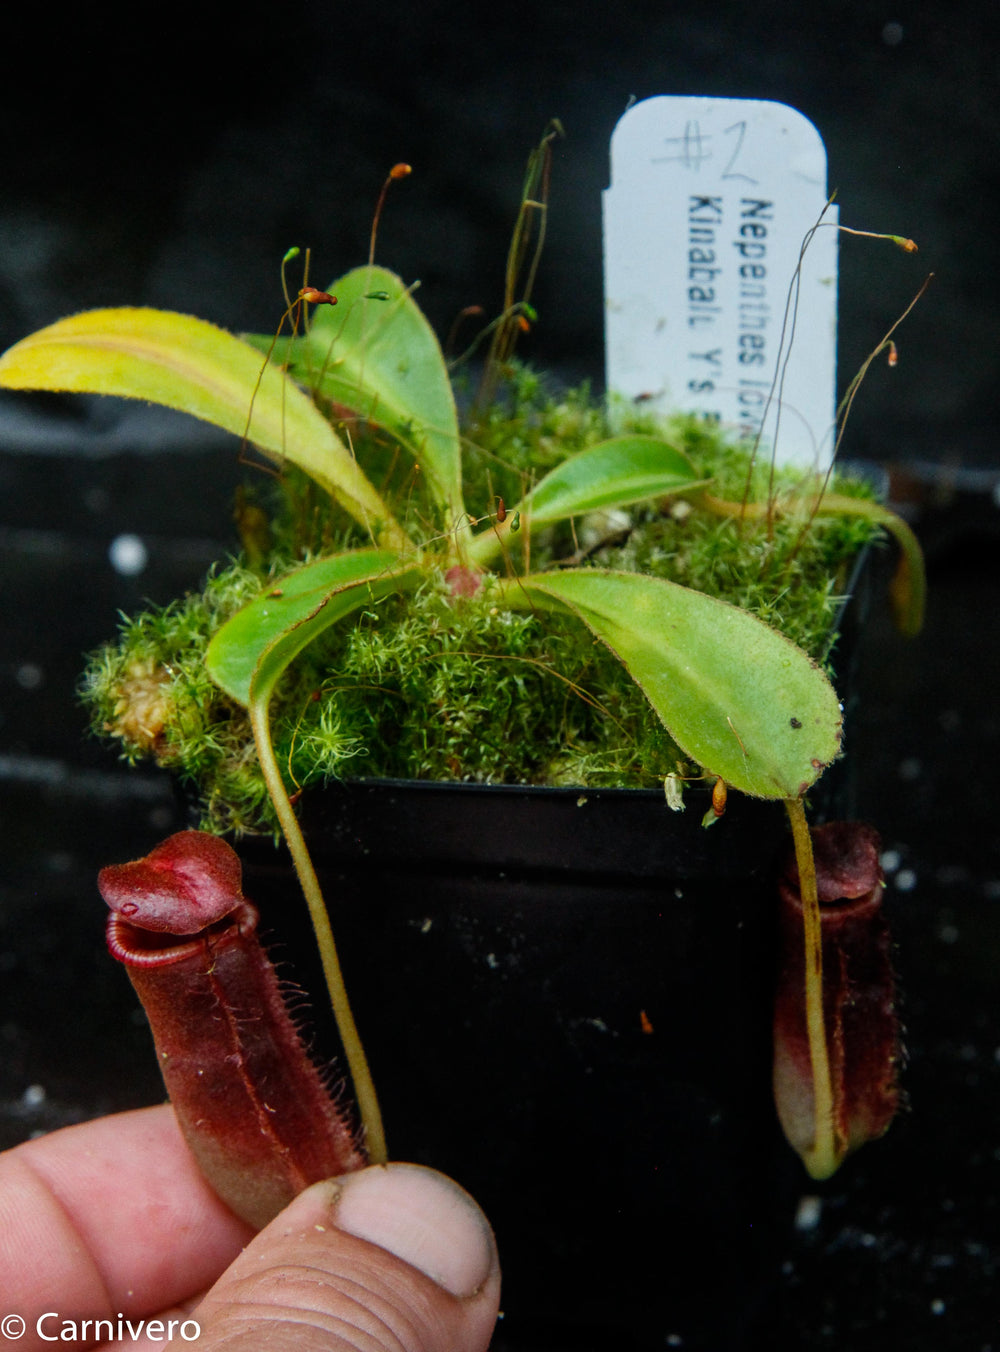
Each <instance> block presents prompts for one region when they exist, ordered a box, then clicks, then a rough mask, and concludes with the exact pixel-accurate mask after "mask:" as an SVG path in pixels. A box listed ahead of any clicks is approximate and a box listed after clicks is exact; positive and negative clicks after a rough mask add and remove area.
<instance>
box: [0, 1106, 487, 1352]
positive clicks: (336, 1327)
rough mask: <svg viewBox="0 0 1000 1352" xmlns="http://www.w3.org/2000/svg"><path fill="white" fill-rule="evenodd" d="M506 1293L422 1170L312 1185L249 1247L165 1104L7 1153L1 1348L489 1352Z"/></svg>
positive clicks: (457, 1198)
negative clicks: (5, 1343) (502, 1295)
mask: <svg viewBox="0 0 1000 1352" xmlns="http://www.w3.org/2000/svg"><path fill="white" fill-rule="evenodd" d="M499 1298H500V1269H499V1264H498V1261H497V1254H496V1247H495V1245H494V1242H493V1236H492V1233H491V1231H490V1229H489V1226H488V1224H487V1222H486V1220H485V1218H484V1216H483V1215H482V1212H480V1211H479V1209H478V1207H476V1205H475V1203H474V1202H472V1200H471V1198H469V1197H468V1195H467V1194H466V1193H464V1192H463V1191H462V1190H461V1189H460V1188H459V1187H458V1186H457V1185H456V1184H454V1183H452V1182H451V1181H450V1180H449V1179H446V1178H444V1177H443V1176H442V1175H440V1174H436V1173H434V1172H433V1171H432V1170H429V1169H423V1168H420V1167H418V1166H415V1165H406V1164H390V1165H388V1166H387V1167H384V1168H382V1167H379V1168H370V1169H365V1170H361V1171H359V1172H358V1173H354V1174H348V1175H346V1176H344V1177H343V1178H341V1179H338V1180H336V1181H335V1182H326V1183H318V1184H316V1185H314V1186H313V1187H311V1188H309V1189H308V1190H307V1191H306V1192H304V1193H302V1194H301V1195H300V1196H299V1197H297V1198H296V1199H295V1201H294V1202H292V1203H291V1205H290V1206H288V1207H287V1208H286V1209H285V1210H284V1211H283V1212H282V1213H281V1214H280V1215H279V1216H277V1217H276V1218H275V1220H274V1221H272V1222H271V1224H270V1225H269V1226H267V1228H266V1229H265V1230H262V1231H261V1232H260V1234H259V1235H256V1236H255V1235H254V1233H253V1231H252V1230H251V1229H250V1228H249V1227H248V1226H247V1225H245V1224H244V1223H243V1222H242V1221H240V1220H238V1219H237V1218H236V1217H235V1216H234V1215H233V1214H232V1213H231V1212H230V1211H229V1210H228V1209H227V1208H226V1207H225V1206H224V1205H223V1204H222V1202H220V1201H219V1199H218V1198H217V1197H216V1196H215V1194H214V1193H213V1192H212V1190H211V1189H210V1188H209V1186H208V1184H207V1183H206V1182H205V1181H204V1179H203V1178H202V1176H201V1174H200V1173H199V1171H198V1168H197V1166H196V1165H195V1163H194V1160H193V1159H192V1157H191V1155H190V1154H189V1152H188V1150H187V1147H186V1146H185V1144H184V1141H183V1139H182V1137H181V1134H180V1131H179V1130H178V1127H177V1124H176V1120H175V1118H174V1115H173V1111H172V1110H171V1109H170V1107H169V1106H167V1105H164V1106H163V1107H159V1108H146V1109H142V1110H140V1111H138V1112H131V1113H121V1114H119V1115H117V1116H114V1117H106V1118H102V1119H100V1120H98V1121H95V1122H87V1123H83V1124H82V1125H80V1126H77V1127H68V1128H66V1129H64V1130H63V1131H58V1132H53V1133H52V1134H51V1135H49V1136H43V1137H39V1138H38V1139H37V1140H34V1141H28V1142H26V1143H25V1144H24V1145H21V1146H18V1147H17V1148H16V1149H14V1150H10V1151H7V1152H6V1153H5V1154H3V1155H0V1336H3V1337H6V1338H7V1339H9V1340H10V1341H11V1345H12V1346H16V1347H17V1349H18V1352H29V1350H30V1352H39V1350H40V1349H42V1348H45V1347H48V1346H50V1345H51V1344H52V1343H53V1342H57V1343H58V1344H59V1345H60V1346H62V1347H66V1346H67V1345H69V1346H72V1347H76V1348H81V1349H82V1348H90V1347H94V1346H97V1345H101V1346H104V1345H107V1346H108V1347H109V1348H110V1347H113V1348H115V1349H117V1348H120V1347H121V1346H122V1345H129V1346H133V1347H137V1348H140V1349H146V1352H152V1349H158V1350H159V1352H163V1350H164V1349H165V1348H172V1349H174V1352H176V1350H177V1349H178V1348H183V1347H187V1346H195V1347H196V1348H197V1349H198V1352H212V1349H215V1348H221V1347H223V1346H225V1349H226V1352H239V1349H241V1348H247V1349H251V1348H252V1349H254V1352H257V1349H260V1348H261V1347H266V1348H268V1349H276V1350H278V1349H284V1348H289V1349H291V1348H294V1349H295V1352H350V1349H355V1348H364V1349H365V1352H382V1350H383V1349H385V1350H386V1352H388V1349H390V1348H391V1349H392V1350H393V1352H417V1349H419V1350H420V1352H484V1349H485V1348H486V1347H487V1346H488V1344H489V1341H490V1337H491V1335H492V1332H493V1327H494V1323H495V1320H496V1314H497V1308H498V1304H499ZM43 1316H45V1318H43ZM119 1317H120V1318H121V1320H122V1330H123V1331H122V1333H121V1334H119V1327H118V1321H119ZM18 1319H20V1320H23V1329H24V1332H23V1336H20V1337H19V1338H18V1340H17V1341H16V1342H15V1341H14V1339H15V1338H16V1337H17V1334H18V1329H19V1328H20V1327H21V1325H20V1324H19V1323H18V1322H17V1321H18ZM40 1320H41V1322H40V1323H39V1321H40ZM97 1320H110V1321H111V1324H110V1326H109V1325H108V1324H104V1325H96V1324H95V1321H97ZM140 1320H141V1321H143V1323H142V1333H141V1334H139V1336H138V1338H134V1337H133V1333H134V1332H135V1331H136V1326H137V1325H138V1324H139V1321H140ZM171 1320H173V1321H174V1323H173V1325H172V1327H171V1325H170V1321H171ZM12 1321H13V1322H12ZM84 1321H89V1326H88V1327H86V1328H85V1327H84ZM125 1321H130V1322H131V1326H132V1327H131V1329H130V1328H128V1327H127V1325H126V1324H125ZM150 1321H154V1322H153V1324H152V1327H150ZM156 1321H159V1323H157V1322H156ZM95 1333H96V1336H95ZM67 1334H68V1336H67ZM168 1335H169V1336H168ZM0 1346H2V1343H0Z"/></svg>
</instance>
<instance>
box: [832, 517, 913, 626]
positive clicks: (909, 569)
mask: <svg viewBox="0 0 1000 1352" xmlns="http://www.w3.org/2000/svg"><path fill="white" fill-rule="evenodd" d="M819 512H820V514H822V515H829V514H830V513H833V514H836V515H840V516H865V517H867V518H868V519H869V521H876V522H877V523H878V524H879V525H880V526H884V527H885V529H886V530H887V531H889V532H890V534H892V535H893V536H894V537H895V540H896V544H897V545H898V546H899V560H898V562H897V564H896V571H895V573H894V574H893V577H892V581H891V583H890V584H889V594H890V598H891V600H892V609H893V617H894V618H895V621H896V627H897V628H898V629H899V631H900V633H901V634H903V635H905V637H906V638H914V637H915V636H916V635H917V634H919V633H920V631H921V629H922V628H923V625H924V608H925V606H926V603H927V574H926V571H925V568H924V555H923V551H922V550H921V548H920V543H919V541H918V540H917V537H916V536H915V535H914V533H913V531H912V530H911V529H910V527H909V526H908V525H907V524H906V522H905V521H904V520H903V518H902V517H901V516H897V515H896V513H895V512H893V511H891V510H890V508H888V507H886V506H884V505H883V504H882V503H881V502H872V501H870V499H868V498H849V497H847V496H846V495H844V494H840V493H825V494H824V495H823V497H822V499H821V500H820V505H819Z"/></svg>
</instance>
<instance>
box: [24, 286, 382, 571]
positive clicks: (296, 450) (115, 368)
mask: <svg viewBox="0 0 1000 1352" xmlns="http://www.w3.org/2000/svg"><path fill="white" fill-rule="evenodd" d="M262 368H263V369H262ZM0 386H5V387H6V388H7V389H16V390H70V391H76V392H83V393H87V394H111V395H119V396H123V397H124V398H127V399H148V400H151V401H152V402H153V403H156V404H165V405H166V406H167V407H168V408H175V409H179V410H180V411H181V412H182V413H190V414H192V415H193V416H194V417H196V418H202V419H204V420H205V421H206V422H210V423H214V424H215V425H216V426H217V427H223V428H225V429H226V431H227V432H233V433H234V434H235V435H236V436H239V437H242V436H243V435H244V434H246V435H247V437H248V439H249V440H250V441H251V442H252V443H253V444H254V445H255V446H257V447H259V449H260V450H261V451H263V452H265V453H266V454H267V455H269V456H271V457H272V458H275V459H287V460H291V461H293V462H294V463H295V464H296V465H298V466H300V468H301V469H303V470H304V471H305V472H306V473H307V474H309V475H311V476H312V478H314V479H315V480H316V481H317V483H319V484H321V485H322V486H323V488H325V489H326V490H327V491H328V492H329V493H331V494H332V495H333V496H334V497H335V498H336V499H337V500H338V501H339V502H341V503H342V504H343V506H344V508H345V509H346V510H347V511H348V512H350V513H351V515H352V516H353V517H354V518H355V520H357V521H359V522H360V523H361V524H362V525H364V526H366V527H367V528H370V529H371V530H372V531H373V532H374V533H375V534H376V536H377V537H378V536H384V537H385V539H386V542H387V543H391V544H393V545H394V546H395V547H396V548H404V547H405V546H406V544H407V543H408V541H407V537H406V536H405V535H404V534H403V532H402V530H401V528H400V527H399V526H398V525H397V524H396V523H395V522H394V521H393V519H392V516H391V514H390V512H389V510H388V508H387V507H386V505H385V503H384V502H383V501H382V499H381V497H380V496H379V495H378V493H377V492H376V491H375V489H374V488H373V487H372V485H371V483H370V482H369V481H368V479H366V478H365V476H364V474H363V473H362V472H361V470H360V469H359V468H358V466H357V464H356V463H355V461H354V458H353V457H352V456H351V454H350V452H349V451H348V449H347V447H346V446H345V445H344V444H343V442H342V441H341V440H340V438H339V437H338V436H337V435H336V433H335V432H334V431H333V428H332V427H331V426H330V425H329V423H328V422H327V421H326V419H325V418H324V417H323V416H322V414H321V413H320V412H319V411H318V410H317V409H316V407H315V406H314V405H313V403H312V401H311V400H310V399H309V398H308V397H307V396H306V395H305V394H303V392H302V391H301V390H300V389H298V387H297V386H296V385H295V384H294V383H293V382H292V381H290V380H288V379H287V378H286V377H285V376H284V375H283V373H282V372H281V371H280V370H278V369H277V368H276V367H273V366H272V367H267V368H264V366H263V363H262V361H261V358H260V354H259V353H258V352H256V351H255V349H254V348H253V347H251V346H250V345H249V344H248V343H245V342H242V341H241V340H240V339H239V338H235V337H233V335H232V334H231V333H226V332H225V330H224V329H219V328H216V326H215V325H214V324H208V323H206V322H205V321H204V320H202V319H194V318H192V317H191V316H190V315H180V314H174V313H172V312H171V311H168V310H151V309H118V310H88V311H86V312H85V313H84V314H78V315H71V316H70V317H69V318H68V319H61V320H59V321H58V323H56V324H51V325H49V327H48V328H45V329H40V330H39V332H38V333H33V334H31V335H30V336H29V337H28V338H25V339H23V340H22V341H21V342H20V343H17V344H15V346H14V347H12V348H10V349H9V350H8V351H7V352H6V353H5V354H4V355H3V357H0ZM251 406H252V409H253V413H252V417H251Z"/></svg>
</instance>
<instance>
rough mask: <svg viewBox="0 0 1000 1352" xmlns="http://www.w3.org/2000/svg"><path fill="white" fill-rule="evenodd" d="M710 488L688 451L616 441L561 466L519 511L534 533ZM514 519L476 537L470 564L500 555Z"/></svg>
mask: <svg viewBox="0 0 1000 1352" xmlns="http://www.w3.org/2000/svg"><path fill="white" fill-rule="evenodd" d="M706 482H707V481H706V480H705V479H704V478H703V477H701V476H700V475H699V474H698V472H697V470H696V469H695V467H694V465H692V463H691V461H690V460H689V459H688V457H687V456H686V455H685V454H684V452H683V451H680V450H678V449H677V448H676V447H675V446H671V445H670V444H669V443H668V442H666V441H662V440H661V439H660V438H659V437H652V436H640V435H633V436H620V437H612V438H611V439H610V440H609V441H602V442H600V444H599V445H597V446H591V447H589V448H588V449H587V450H585V451H579V452H578V453H577V454H576V455H572V456H570V457H569V458H568V459H567V460H564V461H563V462H562V464H560V465H557V466H556V468H555V469H554V470H552V471H551V472H550V473H549V474H547V475H546V476H545V478H544V479H542V480H541V482H540V483H538V484H537V485H536V486H535V488H534V489H533V490H532V491H531V492H530V493H529V494H528V495H527V497H525V498H524V500H523V501H522V502H520V503H518V504H517V507H516V509H514V510H516V511H518V512H520V513H521V516H522V519H523V520H525V521H527V522H528V523H529V525H530V527H531V528H532V529H533V530H534V529H535V528H539V529H540V528H541V527H543V526H548V525H551V524H552V522H553V521H561V520H565V519H566V518H567V517H570V516H579V515H582V514H583V513H585V512H596V511H600V510H601V509H602V508H608V507H626V506H630V505H631V504H632V503H635V502H643V501H645V500H646V499H648V498H656V497H662V496H663V495H664V494H667V493H680V492H684V491H686V490H687V489H690V488H695V487H698V486H700V485H702V484H704V483H706ZM513 515H514V512H513V511H508V516H507V520H506V521H504V522H502V523H500V522H498V523H497V524H496V526H495V527H491V528H490V529H489V530H488V531H483V532H482V533H481V534H480V535H478V536H477V537H476V539H475V540H474V541H473V542H472V545H471V546H470V549H469V557H470V559H472V560H473V561H475V562H476V563H480V564H481V563H485V562H486V561H487V560H488V559H489V558H491V557H492V556H493V555H494V554H495V553H497V552H498V551H499V549H500V543H501V540H503V539H505V538H506V536H507V535H508V534H509V532H510V530H511V528H512V526H511V523H512V520H513Z"/></svg>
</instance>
